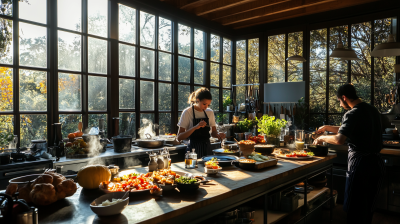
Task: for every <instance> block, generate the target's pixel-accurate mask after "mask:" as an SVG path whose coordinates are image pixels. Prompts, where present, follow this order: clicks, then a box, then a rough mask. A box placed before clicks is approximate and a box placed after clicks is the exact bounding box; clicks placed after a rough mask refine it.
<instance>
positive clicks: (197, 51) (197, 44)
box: [194, 29, 206, 59]
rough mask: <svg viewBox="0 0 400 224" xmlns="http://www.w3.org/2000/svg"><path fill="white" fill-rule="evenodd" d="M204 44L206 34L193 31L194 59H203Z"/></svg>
mask: <svg viewBox="0 0 400 224" xmlns="http://www.w3.org/2000/svg"><path fill="white" fill-rule="evenodd" d="M205 44H206V33H205V32H203V31H201V30H197V29H194V57H196V58H201V59H204V58H205V50H204V49H205Z"/></svg>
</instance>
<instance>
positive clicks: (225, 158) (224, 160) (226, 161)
mask: <svg viewBox="0 0 400 224" xmlns="http://www.w3.org/2000/svg"><path fill="white" fill-rule="evenodd" d="M214 158H215V159H216V161H217V162H218V166H222V167H226V166H231V165H232V161H235V160H238V159H239V157H237V156H231V155H212V156H204V157H202V158H201V159H202V161H203V162H204V163H206V162H208V161H210V160H215V159H214Z"/></svg>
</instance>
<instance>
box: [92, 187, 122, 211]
mask: <svg viewBox="0 0 400 224" xmlns="http://www.w3.org/2000/svg"><path fill="white" fill-rule="evenodd" d="M124 194H125V192H114V193H109V194H105V195H103V196H101V197H98V198H97V199H95V200H94V201H93V202H92V203H90V209H92V211H93V212H94V213H96V214H97V215H98V216H109V215H117V214H120V213H121V212H122V211H123V210H124V209H125V208H126V206H127V205H128V204H129V194H126V196H125V197H124V198H122V197H123V196H124ZM113 198H115V199H118V198H122V199H123V201H122V202H120V203H117V204H115V205H109V206H96V205H98V204H101V203H103V202H104V201H105V200H109V201H112V199H113Z"/></svg>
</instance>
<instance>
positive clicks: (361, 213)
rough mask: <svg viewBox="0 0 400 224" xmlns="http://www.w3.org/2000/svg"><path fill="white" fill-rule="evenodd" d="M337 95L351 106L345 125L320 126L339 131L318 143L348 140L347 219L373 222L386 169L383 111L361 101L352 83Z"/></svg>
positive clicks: (345, 202) (339, 99)
mask: <svg viewBox="0 0 400 224" xmlns="http://www.w3.org/2000/svg"><path fill="white" fill-rule="evenodd" d="M337 98H338V101H339V102H340V106H341V107H343V108H344V109H346V110H348V111H347V113H345V115H344V116H343V120H342V125H341V126H330V125H325V126H322V127H320V128H319V129H318V131H317V133H318V134H319V133H323V132H325V131H329V132H333V133H336V135H330V136H321V137H319V138H317V139H315V141H314V144H321V143H322V142H327V143H330V144H334V145H343V144H345V142H346V140H347V144H348V146H349V154H348V172H347V175H346V189H345V199H344V204H343V209H344V210H345V211H346V212H347V223H349V224H350V223H371V222H372V217H373V212H374V207H375V206H374V205H375V202H376V200H377V196H378V193H379V189H380V187H381V186H382V182H383V176H384V173H385V167H384V163H383V160H382V158H381V157H380V154H379V152H380V151H381V149H382V133H381V130H382V126H381V119H380V113H379V111H378V110H377V109H376V108H375V107H374V106H372V105H370V104H367V103H365V102H362V101H361V99H360V98H359V97H358V96H357V93H356V90H355V88H354V86H353V85H352V84H345V85H343V86H340V87H339V89H338V91H337Z"/></svg>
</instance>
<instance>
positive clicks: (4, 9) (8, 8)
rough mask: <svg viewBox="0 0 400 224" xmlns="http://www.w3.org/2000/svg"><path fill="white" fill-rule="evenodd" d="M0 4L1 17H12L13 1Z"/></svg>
mask: <svg viewBox="0 0 400 224" xmlns="http://www.w3.org/2000/svg"><path fill="white" fill-rule="evenodd" d="M1 3H2V4H0V15H6V16H12V9H13V1H11V0H8V1H2V2H1Z"/></svg>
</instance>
